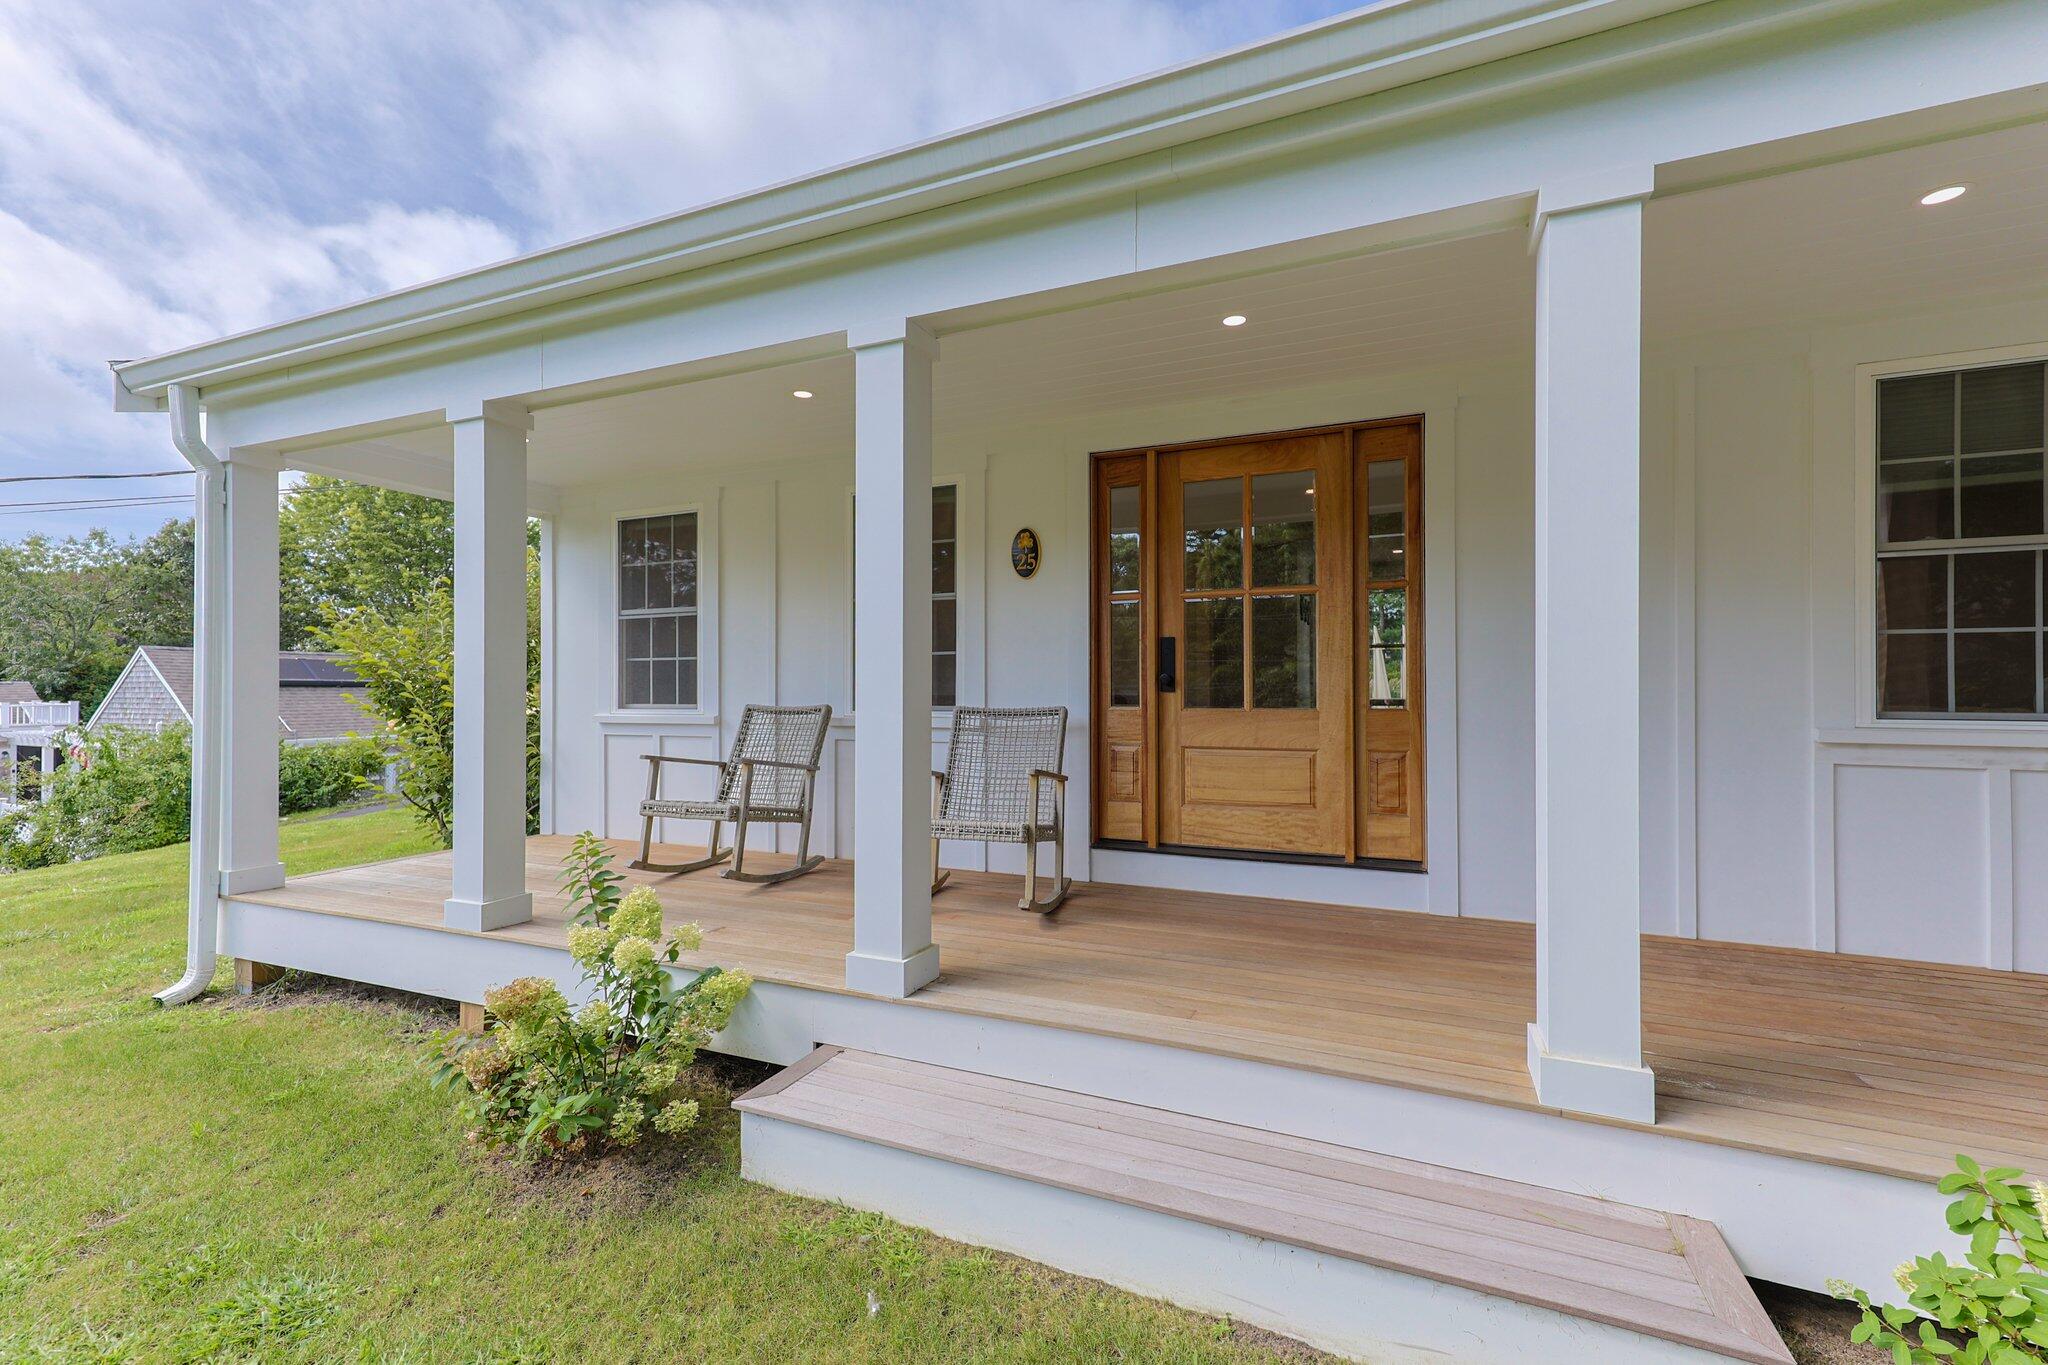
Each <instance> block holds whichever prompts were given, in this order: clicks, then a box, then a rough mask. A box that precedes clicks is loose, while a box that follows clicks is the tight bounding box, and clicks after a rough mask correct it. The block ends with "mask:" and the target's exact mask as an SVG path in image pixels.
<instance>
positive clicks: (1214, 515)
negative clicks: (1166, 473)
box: [1180, 479, 1244, 591]
mask: <svg viewBox="0 0 2048 1365" xmlns="http://www.w3.org/2000/svg"><path fill="white" fill-rule="evenodd" d="M1180 515H1181V529H1182V533H1183V536H1184V537H1185V540H1184V546H1183V549H1182V552H1181V565H1182V573H1181V586H1183V587H1186V588H1192V589H1195V590H1197V591H1199V590H1201V589H1204V588H1241V587H1243V586H1244V480H1243V479H1202V480H1200V481H1198V482H1195V483H1186V484H1182V485H1181V490H1180Z"/></svg>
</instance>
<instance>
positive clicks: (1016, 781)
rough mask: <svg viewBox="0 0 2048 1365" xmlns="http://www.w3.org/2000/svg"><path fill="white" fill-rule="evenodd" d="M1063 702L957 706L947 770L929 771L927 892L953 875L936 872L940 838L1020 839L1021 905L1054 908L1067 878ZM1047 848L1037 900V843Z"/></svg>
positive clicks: (1043, 910)
mask: <svg viewBox="0 0 2048 1365" xmlns="http://www.w3.org/2000/svg"><path fill="white" fill-rule="evenodd" d="M1066 743H1067V708H1066V707H1064V706H1042V707H1030V708H1013V709H993V708H987V707H972V706H962V707H958V708H956V709H955V710H954V712H953V742H952V745H951V746H950V747H949V748H948V749H947V751H946V771H945V772H943V773H933V774H932V891H933V892H934V893H935V894H936V893H937V892H938V890H939V888H940V887H942V886H944V885H945V884H946V880H947V878H948V877H949V876H950V875H951V874H950V873H945V872H941V871H939V840H941V839H969V840H978V841H980V842H983V843H999V844H1022V845H1024V898H1023V899H1022V900H1020V901H1018V902H1017V908H1018V909H1019V910H1036V911H1037V912H1038V913H1039V914H1041V915H1047V914H1051V913H1052V912H1053V911H1055V910H1057V909H1059V908H1060V902H1061V901H1064V900H1065V899H1066V898H1067V892H1068V890H1069V889H1070V888H1071V887H1072V886H1073V883H1072V882H1070V881H1068V880H1067V776H1066V774H1065V773H1063V772H1061V771H1060V764H1061V755H1062V753H1063V751H1064V750H1065V748H1066ZM1046 842H1050V843H1051V844H1052V846H1053V861H1052V881H1053V890H1052V894H1051V895H1050V896H1048V897H1046V898H1045V899H1044V900H1040V899H1039V898H1038V846H1039V845H1040V844H1041V843H1046Z"/></svg>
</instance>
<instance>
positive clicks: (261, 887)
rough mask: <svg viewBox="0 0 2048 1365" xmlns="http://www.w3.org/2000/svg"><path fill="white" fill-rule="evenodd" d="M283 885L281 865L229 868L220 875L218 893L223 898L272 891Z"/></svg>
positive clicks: (282, 866) (268, 864)
mask: <svg viewBox="0 0 2048 1365" xmlns="http://www.w3.org/2000/svg"><path fill="white" fill-rule="evenodd" d="M283 885H284V864H283V863H266V864H264V865H263V866H261V867H231V868H227V869H225V870H224V871H223V872H222V873H221V874H220V893H221V894H222V895H223V896H240V895H244V894H246V893H248V892H250V891H274V890H276V889H277V888H278V887H280V886H283Z"/></svg>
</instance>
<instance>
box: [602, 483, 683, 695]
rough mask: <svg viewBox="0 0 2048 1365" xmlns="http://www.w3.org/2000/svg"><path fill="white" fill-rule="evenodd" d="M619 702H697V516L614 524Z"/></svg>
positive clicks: (635, 519)
mask: <svg viewBox="0 0 2048 1365" xmlns="http://www.w3.org/2000/svg"><path fill="white" fill-rule="evenodd" d="M618 572H619V616H618V633H619V704H620V705H621V706H695V705H697V657H698V655H697V514H696V513H695V512H670V513H664V514H662V515H660V516H652V517H633V518H630V519H628V520H624V521H621V522H620V523H619V549H618Z"/></svg>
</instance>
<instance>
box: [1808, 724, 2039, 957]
mask: <svg viewBox="0 0 2048 1365" xmlns="http://www.w3.org/2000/svg"><path fill="white" fill-rule="evenodd" d="M1991 777H1995V778H1998V779H1999V780H2001V781H2002V780H2004V774H2003V772H1997V771H1994V772H1991V773H1989V774H1987V772H1986V770H1985V769H1982V768H1937V767H1926V766H1920V765H1912V766H1897V767H1892V766H1885V765H1883V764H1882V763H1881V762H1872V763H1870V764H1868V765H1864V764H1850V763H1843V764H1840V765H1838V766H1837V767H1836V768H1835V771H1834V798H1835V799H1834V816H1835V831H1834V832H1835V838H1834V844H1835V946H1836V947H1837V948H1838V949H1840V950H1841V951H1842V952H1845V953H1868V954H1872V955H1874V956H1877V957H1904V958H1917V959H1920V960H1923V961H1933V962H1958V963H1968V964H1972V965H1979V966H1989V965H1992V964H1991V960H1990V959H1991V953H1990V950H1989V946H1988V937H1989V927H1990V908H1989V903H1988V902H1989V894H1988V893H1989V883H1990V881H1991V877H1990V875H1989V871H1988V869H1987V865H1986V856H1985V855H1986V849H1987V835H1988V821H1989V818H1990V812H1989V802H1988V790H1987V781H1988V779H1989V778H1991Z"/></svg>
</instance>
